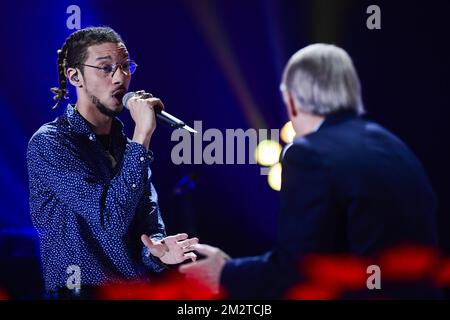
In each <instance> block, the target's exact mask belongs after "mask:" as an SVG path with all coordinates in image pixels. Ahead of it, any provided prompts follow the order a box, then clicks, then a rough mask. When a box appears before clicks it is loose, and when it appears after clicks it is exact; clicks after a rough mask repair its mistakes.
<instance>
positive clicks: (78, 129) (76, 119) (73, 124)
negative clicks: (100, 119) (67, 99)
mask: <svg viewBox="0 0 450 320" xmlns="http://www.w3.org/2000/svg"><path fill="white" fill-rule="evenodd" d="M65 117H66V118H67V120H68V121H69V124H70V128H71V129H72V130H73V131H74V132H75V133H78V134H82V135H87V136H88V137H89V139H90V140H93V141H95V140H96V139H97V138H96V135H95V133H94V132H93V131H92V129H91V128H90V127H89V124H88V122H87V120H86V119H84V118H83V117H82V116H81V115H80V113H79V112H78V111H77V110H76V108H75V106H74V105H72V104H70V103H69V104H68V105H67V109H66V111H65ZM122 132H123V123H122V121H120V119H119V118H117V117H114V119H113V122H112V126H111V134H112V135H116V134H122Z"/></svg>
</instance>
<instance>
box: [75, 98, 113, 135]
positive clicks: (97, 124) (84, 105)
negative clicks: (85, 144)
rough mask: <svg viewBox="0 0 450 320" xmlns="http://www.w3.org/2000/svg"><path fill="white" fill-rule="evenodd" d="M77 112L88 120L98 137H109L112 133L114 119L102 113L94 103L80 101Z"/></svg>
mask: <svg viewBox="0 0 450 320" xmlns="http://www.w3.org/2000/svg"><path fill="white" fill-rule="evenodd" d="M76 108H77V111H78V112H79V113H80V115H81V116H82V117H83V118H84V119H86V120H87V122H88V123H89V125H90V127H91V129H92V131H94V133H95V134H98V135H108V134H109V133H110V132H111V125H112V120H113V119H112V118H111V117H109V116H107V115H104V114H103V113H101V112H100V111H99V110H98V108H97V107H96V106H95V105H94V104H93V103H92V102H90V101H89V102H85V101H80V100H78V101H77V103H76Z"/></svg>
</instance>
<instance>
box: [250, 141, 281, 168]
mask: <svg viewBox="0 0 450 320" xmlns="http://www.w3.org/2000/svg"><path fill="white" fill-rule="evenodd" d="M281 149H282V147H281V145H280V144H279V143H278V142H277V141H273V140H263V141H261V142H260V143H259V144H258V146H257V147H256V150H255V159H256V162H258V163H259V164H260V165H262V166H267V167H268V166H271V165H274V164H275V163H277V162H278V161H280V154H281Z"/></svg>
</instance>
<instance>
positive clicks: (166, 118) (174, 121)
mask: <svg viewBox="0 0 450 320" xmlns="http://www.w3.org/2000/svg"><path fill="white" fill-rule="evenodd" d="M146 94H147V95H148V98H151V97H153V96H152V95H151V94H150V93H146ZM135 95H136V93H135V92H128V93H126V94H125V95H124V96H123V98H122V104H123V105H124V107H125V108H127V109H129V108H128V101H129V100H130V99H131V98H133V97H134V96H135ZM154 110H155V115H156V119H157V120H159V121H160V122H162V123H164V124H166V125H168V126H170V127H172V128H174V129H180V128H181V129H185V130H187V131H189V132H191V133H197V131H196V130H194V129H192V128H191V127H189V126H188V125H186V124H185V123H184V122H183V121H181V120H180V119H178V118H175V117H174V116H172V115H171V114H169V113H167V112H165V111H164V110H161V109H159V108H155V109H154Z"/></svg>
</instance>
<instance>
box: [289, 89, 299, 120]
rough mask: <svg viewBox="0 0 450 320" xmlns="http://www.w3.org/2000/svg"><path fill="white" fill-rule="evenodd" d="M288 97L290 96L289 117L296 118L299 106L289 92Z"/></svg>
mask: <svg viewBox="0 0 450 320" xmlns="http://www.w3.org/2000/svg"><path fill="white" fill-rule="evenodd" d="M287 96H288V99H287V108H288V113H289V117H290V118H295V117H296V116H297V114H298V111H297V106H296V104H295V99H294V97H293V96H292V93H291V92H290V91H288V92H287Z"/></svg>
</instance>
